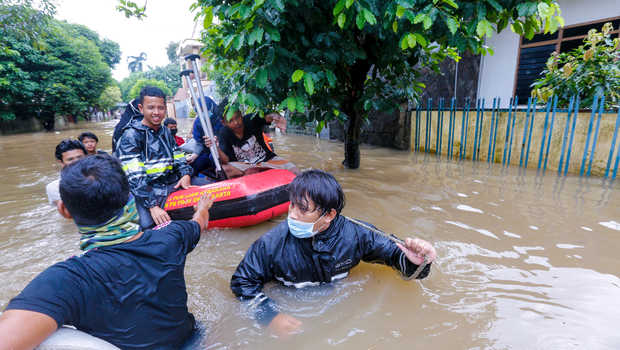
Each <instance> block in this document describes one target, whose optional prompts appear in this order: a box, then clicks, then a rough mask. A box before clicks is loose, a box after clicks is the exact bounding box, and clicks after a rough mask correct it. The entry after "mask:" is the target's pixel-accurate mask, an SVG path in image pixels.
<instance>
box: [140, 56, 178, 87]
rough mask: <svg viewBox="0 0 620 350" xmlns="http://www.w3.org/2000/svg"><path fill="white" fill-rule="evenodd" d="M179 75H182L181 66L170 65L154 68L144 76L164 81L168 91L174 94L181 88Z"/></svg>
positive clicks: (176, 64)
mask: <svg viewBox="0 0 620 350" xmlns="http://www.w3.org/2000/svg"><path fill="white" fill-rule="evenodd" d="M179 73H181V67H180V66H179V64H178V63H170V64H168V65H165V66H158V67H155V68H152V69H150V70H148V71H147V72H145V73H144V75H145V76H146V78H148V79H155V80H161V81H163V82H164V83H165V84H166V86H167V87H168V89H169V90H170V91H172V93H173V94H174V93H176V91H177V90H178V89H179V88H180V87H181V77H180V76H179Z"/></svg>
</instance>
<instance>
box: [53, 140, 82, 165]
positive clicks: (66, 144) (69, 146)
mask: <svg viewBox="0 0 620 350" xmlns="http://www.w3.org/2000/svg"><path fill="white" fill-rule="evenodd" d="M74 149H81V150H82V151H83V152H84V154H88V152H86V148H85V147H84V145H83V144H82V142H80V141H79V140H72V139H64V140H62V141H60V143H59V144H58V145H56V151H55V152H54V155H55V156H56V159H58V160H59V161H61V162H62V154H63V153H65V152H67V151H71V150H74Z"/></svg>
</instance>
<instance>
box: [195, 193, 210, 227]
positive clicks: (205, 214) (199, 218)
mask: <svg viewBox="0 0 620 350" xmlns="http://www.w3.org/2000/svg"><path fill="white" fill-rule="evenodd" d="M211 206H213V197H211V195H210V194H207V193H205V194H204V195H202V197H200V201H199V202H198V204H196V206H195V207H194V208H196V212H195V213H194V217H192V220H193V221H196V222H197V223H198V225H200V229H201V230H206V229H207V226H209V209H211Z"/></svg>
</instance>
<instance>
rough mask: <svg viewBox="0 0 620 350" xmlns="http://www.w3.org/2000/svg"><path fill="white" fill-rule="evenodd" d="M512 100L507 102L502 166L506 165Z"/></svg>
mask: <svg viewBox="0 0 620 350" xmlns="http://www.w3.org/2000/svg"><path fill="white" fill-rule="evenodd" d="M512 103H513V98H512V97H511V98H510V101H509V102H508V120H507V121H506V136H505V137H504V152H503V155H502V166H505V165H506V156H507V155H508V136H510V117H511V116H512Z"/></svg>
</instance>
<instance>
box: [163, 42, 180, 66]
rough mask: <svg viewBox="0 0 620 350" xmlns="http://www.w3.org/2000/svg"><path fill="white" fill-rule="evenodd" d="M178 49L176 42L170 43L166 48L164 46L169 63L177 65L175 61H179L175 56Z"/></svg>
mask: <svg viewBox="0 0 620 350" xmlns="http://www.w3.org/2000/svg"><path fill="white" fill-rule="evenodd" d="M178 49H179V42H178V41H171V42H170V43H169V44H168V46H166V54H167V55H168V60H170V63H177V61H178V60H179V57H178V56H177V50H178Z"/></svg>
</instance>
